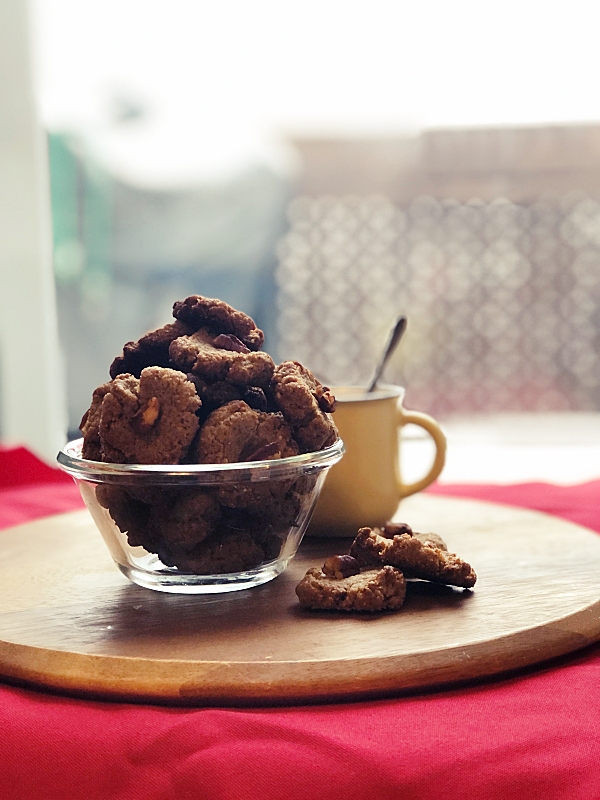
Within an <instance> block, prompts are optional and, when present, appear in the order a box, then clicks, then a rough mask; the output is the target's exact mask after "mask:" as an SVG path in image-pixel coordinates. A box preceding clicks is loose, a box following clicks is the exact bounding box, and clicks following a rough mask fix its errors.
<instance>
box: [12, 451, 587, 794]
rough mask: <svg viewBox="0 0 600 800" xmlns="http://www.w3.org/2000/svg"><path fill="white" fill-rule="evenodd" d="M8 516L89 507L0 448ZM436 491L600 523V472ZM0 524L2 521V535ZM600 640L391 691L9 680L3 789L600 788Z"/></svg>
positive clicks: (65, 483) (69, 488)
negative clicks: (181, 700)
mask: <svg viewBox="0 0 600 800" xmlns="http://www.w3.org/2000/svg"><path fill="white" fill-rule="evenodd" d="M0 487H1V488H0V526H2V527H8V526H9V525H14V524H17V523H18V522H19V521H26V520H28V519H32V518H35V517H41V516H45V515H48V514H50V513H57V512H60V511H68V510H72V509H75V508H79V507H81V501H80V499H79V497H78V494H77V492H76V490H75V487H74V486H73V485H72V484H71V483H70V479H66V478H65V477H64V476H62V475H59V474H57V473H56V472H55V471H54V470H52V469H50V468H49V467H46V466H45V465H43V464H41V462H39V461H37V459H35V458H34V457H33V456H32V455H31V454H29V453H28V452H27V451H25V450H22V449H15V450H11V451H3V452H2V451H0ZM430 491H433V492H436V493H438V494H447V495H453V496H462V497H476V498H480V499H487V500H492V501H495V502H503V503H510V504H514V505H521V506H524V507H528V508H533V509H538V510H542V511H547V512H549V513H552V514H556V515H558V516H561V517H564V518H565V519H569V520H572V521H574V522H577V523H579V524H583V525H586V526H588V527H590V528H593V529H594V530H596V531H598V532H600V480H599V479H594V480H589V481H585V482H581V483H577V484H572V485H559V484H551V483H548V482H544V481H536V482H533V483H532V482H528V483H519V484H508V485H502V484H489V485H488V484H444V483H440V484H437V485H436V486H434V487H432V488H431V489H430ZM0 535H1V533H0ZM599 679H600V646H599V645H595V646H592V647H590V648H588V649H587V650H585V651H580V652H578V653H576V654H574V655H571V656H569V657H563V658H561V659H558V660H556V661H555V662H553V663H551V664H545V665H543V666H541V667H537V668H533V669H529V670H527V671H524V672H521V673H519V674H517V675H512V676H509V677H505V678H503V679H495V680H490V681H486V682H480V683H477V684H474V685H470V686H468V687H463V688H454V689H452V690H447V691H438V692H435V693H428V694H414V695H412V696H404V697H399V698H394V699H388V700H379V701H367V702H361V703H344V704H331V705H320V706H299V707H289V708H256V709H241V708H240V709H225V708H190V709H185V708H169V707H159V706H150V705H133V704H121V703H103V702H98V701H88V700H76V699H72V698H68V697H63V696H59V695H51V694H49V693H42V692H35V691H31V690H29V689H23V688H18V687H14V686H9V685H1V686H0V764H1V765H2V768H1V769H0V797H2V798H3V800H16V799H17V798H19V800H22V798H27V800H29V799H30V798H31V800H37V798H39V799H40V800H41V799H42V798H43V800H54V798H61V800H63V798H80V797H81V798H86V800H96V798H97V799H98V800H107V798H115V799H116V800H137V798H144V800H155V799H156V800H167V799H168V800H170V799H171V798H173V800H175V798H177V800H180V799H181V800H186V799H187V798H202V800H211V799H212V798H226V800H242V799H243V800H245V799H246V798H279V797H281V798H291V799H292V800H294V798H304V799H305V798H308V797H310V798H314V799H315V800H321V798H322V799H323V800H325V798H327V799H328V800H330V799H331V798H333V799H334V800H335V799H336V798H344V800H352V799H353V798H356V800H358V798H365V797H370V798H374V800H387V799H388V798H389V799H390V800H392V798H394V800H397V798H405V797H406V798H411V800H432V798H446V797H457V798H461V797H481V798H486V800H496V799H498V800H500V799H501V800H513V798H515V799H516V798H519V799H521V798H534V797H535V798H544V800H554V798H556V799H557V800H558V798H561V800H563V799H564V798H567V797H568V798H570V800H584V799H585V800H592V798H594V799H597V798H598V797H599V796H600V774H599V771H598V767H597V765H598V761H599V759H600V680H599Z"/></svg>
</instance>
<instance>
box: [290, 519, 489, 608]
mask: <svg viewBox="0 0 600 800" xmlns="http://www.w3.org/2000/svg"><path fill="white" fill-rule="evenodd" d="M406 578H421V579H422V580H426V581H432V582H434V583H442V584H446V585H448V586H459V587H462V588H465V589H470V588H472V587H473V586H474V585H475V582H476V580H477V575H476V574H475V572H474V570H473V568H472V567H471V565H470V564H467V562H466V561H463V560H462V559H460V558H459V557H458V556H456V555H454V554H453V553H449V552H448V548H447V547H446V544H445V542H444V541H443V540H442V539H441V538H440V537H439V536H438V535H437V534H435V533H414V532H413V530H412V529H411V527H410V526H409V525H406V524H405V523H395V522H388V523H387V524H386V525H385V526H384V527H383V528H361V529H360V530H359V531H358V535H357V537H356V538H355V539H354V541H353V542H352V545H351V547H350V553H349V555H337V556H332V557H331V558H328V559H327V561H325V563H324V564H323V567H321V568H319V567H313V568H312V569H309V570H308V572H307V573H306V575H305V576H304V578H303V579H302V580H301V581H300V583H299V584H298V586H297V587H296V594H297V595H298V599H299V600H300V604H301V605H302V606H303V607H304V608H311V609H317V610H321V609H322V610H331V611H394V610H397V609H399V608H400V607H401V606H402V604H403V603H404V599H405V596H406Z"/></svg>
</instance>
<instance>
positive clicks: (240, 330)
mask: <svg viewBox="0 0 600 800" xmlns="http://www.w3.org/2000/svg"><path fill="white" fill-rule="evenodd" d="M173 316H174V317H175V318H176V319H178V320H180V321H181V322H184V323H186V324H187V325H190V326H191V327H192V328H193V329H194V330H198V328H209V329H210V330H211V332H214V333H215V334H232V335H233V336H235V337H236V338H237V339H239V340H240V341H241V342H242V344H244V345H245V346H246V347H247V348H248V349H250V350H260V348H261V347H262V345H263V342H264V340H265V336H264V333H263V332H262V331H261V330H260V328H257V327H256V324H255V323H254V320H253V319H251V317H249V316H247V314H244V313H242V312H241V311H236V310H235V308H232V307H231V306H230V305H228V304H227V303H224V302H223V301H222V300H213V299H211V298H209V297H201V296H200V295H192V296H191V297H186V299H185V300H181V301H179V302H177V303H175V305H174V306H173Z"/></svg>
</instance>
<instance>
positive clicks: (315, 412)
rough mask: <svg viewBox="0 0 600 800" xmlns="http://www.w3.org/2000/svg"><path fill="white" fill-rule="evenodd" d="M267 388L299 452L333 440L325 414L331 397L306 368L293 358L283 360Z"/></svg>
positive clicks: (331, 404)
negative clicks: (299, 447)
mask: <svg viewBox="0 0 600 800" xmlns="http://www.w3.org/2000/svg"><path fill="white" fill-rule="evenodd" d="M271 391H272V393H273V396H274V399H275V402H276V404H277V407H278V408H279V409H280V411H281V412H282V414H283V416H284V417H285V418H286V420H287V421H288V422H289V423H290V425H291V426H292V428H293V431H294V436H295V438H296V440H297V441H298V443H299V444H300V446H301V448H302V450H303V452H307V453H308V452H312V451H315V450H322V449H323V448H324V447H328V446H329V445H331V444H333V443H334V442H335V440H336V438H337V430H336V427H335V425H334V424H333V421H332V420H331V418H330V417H329V413H330V412H332V411H333V410H334V409H335V398H334V396H333V395H332V394H331V392H330V390H329V389H328V388H327V387H326V386H323V384H322V383H320V382H319V381H318V380H317V379H316V378H315V376H314V375H313V374H312V372H310V370H308V369H306V367H304V366H302V364H300V363H298V362H297V361H284V362H283V363H282V364H280V365H279V366H278V367H277V368H276V369H275V372H274V373H273V380H272V381H271Z"/></svg>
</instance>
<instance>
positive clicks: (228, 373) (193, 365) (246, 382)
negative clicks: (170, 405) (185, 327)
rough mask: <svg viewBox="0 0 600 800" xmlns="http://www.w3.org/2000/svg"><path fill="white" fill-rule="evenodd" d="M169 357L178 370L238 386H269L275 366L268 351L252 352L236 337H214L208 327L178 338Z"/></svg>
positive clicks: (220, 335)
mask: <svg viewBox="0 0 600 800" xmlns="http://www.w3.org/2000/svg"><path fill="white" fill-rule="evenodd" d="M169 358H170V359H171V362H172V364H173V365H174V366H176V367H177V368H178V369H180V370H182V371H183V372H192V373H193V374H194V375H197V376H198V377H199V378H201V379H202V380H203V381H206V382H209V383H215V382H227V383H229V384H233V385H234V386H239V387H245V386H261V387H263V388H266V387H267V386H268V385H269V383H270V380H271V377H272V376H273V371H274V369H275V364H274V362H273V359H272V358H271V356H270V355H268V354H267V353H256V352H252V351H251V350H250V349H249V348H248V347H246V345H244V344H243V343H242V342H241V341H239V340H238V339H237V338H236V337H235V336H233V335H231V334H227V335H226V334H219V335H217V336H215V335H214V334H212V333H210V332H209V331H208V329H207V328H200V329H199V330H197V331H196V332H195V333H192V334H191V335H189V336H180V337H179V338H178V339H175V340H174V341H173V342H172V343H171V345H170V348H169Z"/></svg>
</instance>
